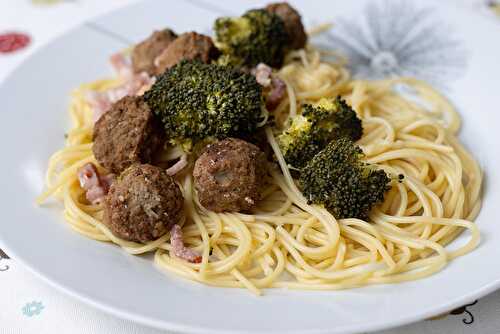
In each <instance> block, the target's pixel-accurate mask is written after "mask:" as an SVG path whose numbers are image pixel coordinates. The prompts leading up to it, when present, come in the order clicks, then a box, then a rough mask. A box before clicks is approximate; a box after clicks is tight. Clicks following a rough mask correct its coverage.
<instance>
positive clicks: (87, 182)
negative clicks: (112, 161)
mask: <svg viewBox="0 0 500 334" xmlns="http://www.w3.org/2000/svg"><path fill="white" fill-rule="evenodd" d="M114 179H115V175H114V174H108V175H104V176H101V175H99V172H98V171H97V168H96V166H95V165H94V164H93V163H90V162H89V163H87V164H85V165H83V166H82V167H81V168H80V169H79V170H78V180H79V181H80V186H81V187H82V188H83V189H84V190H85V191H86V193H85V197H86V198H87V200H88V201H89V202H90V203H92V204H98V203H101V202H102V200H103V199H104V196H106V194H107V193H108V190H109V187H110V186H111V183H113V181H114Z"/></svg>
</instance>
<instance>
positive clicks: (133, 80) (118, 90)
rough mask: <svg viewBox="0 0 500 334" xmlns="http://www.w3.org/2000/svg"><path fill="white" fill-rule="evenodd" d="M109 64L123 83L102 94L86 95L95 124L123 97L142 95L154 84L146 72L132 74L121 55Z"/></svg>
mask: <svg viewBox="0 0 500 334" xmlns="http://www.w3.org/2000/svg"><path fill="white" fill-rule="evenodd" d="M110 62H111V65H112V66H113V68H114V69H115V71H116V72H117V74H118V75H119V76H120V77H121V78H122V79H123V81H124V82H123V84H121V85H120V86H118V87H115V88H111V89H108V90H106V91H103V92H95V91H91V92H88V93H87V96H86V98H87V102H88V103H89V104H90V107H91V108H92V110H93V111H94V117H93V119H94V122H97V120H98V119H99V118H100V117H101V116H102V115H103V114H104V113H105V112H106V111H108V110H109V109H110V108H111V106H112V105H113V103H115V102H117V101H118V100H120V99H121V98H123V97H125V96H129V95H137V96H139V95H142V94H144V92H145V91H147V90H148V89H149V88H151V86H152V85H153V84H154V82H155V78H154V77H150V76H149V75H148V74H147V73H146V72H141V73H138V74H134V73H133V71H132V67H131V65H130V62H129V61H128V60H127V59H126V58H125V56H124V55H123V54H121V53H117V54H114V55H113V56H111V58H110Z"/></svg>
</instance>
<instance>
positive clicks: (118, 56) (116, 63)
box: [109, 52, 134, 78]
mask: <svg viewBox="0 0 500 334" xmlns="http://www.w3.org/2000/svg"><path fill="white" fill-rule="evenodd" d="M109 62H110V63H111V66H113V69H114V70H115V71H116V73H117V74H118V75H119V76H121V77H124V78H126V77H131V76H132V75H133V73H134V71H132V64H131V63H130V61H129V60H128V59H127V58H126V57H125V56H124V55H123V53H121V52H118V53H115V54H114V55H112V56H111V57H110V58H109Z"/></svg>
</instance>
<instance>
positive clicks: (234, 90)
mask: <svg viewBox="0 0 500 334" xmlns="http://www.w3.org/2000/svg"><path fill="white" fill-rule="evenodd" d="M144 99H145V101H146V102H147V104H148V105H149V107H150V108H151V110H152V112H153V113H154V114H156V115H157V116H158V117H159V119H161V121H162V122H163V126H164V128H165V132H166V135H167V138H169V140H170V142H171V143H173V144H184V145H185V147H186V146H188V148H189V144H192V143H196V142H198V141H200V140H202V139H205V138H208V137H213V138H225V137H239V138H245V137H246V136H249V135H250V134H252V133H253V132H254V131H255V130H256V129H257V124H258V123H259V122H260V121H262V117H261V113H262V106H263V98H262V91H261V86H260V85H259V84H258V83H257V81H255V77H254V76H252V75H250V74H246V73H243V72H241V71H239V70H236V69H234V68H232V67H229V66H221V65H216V64H203V63H201V62H199V61H187V60H184V61H181V62H180V63H179V64H177V65H175V66H173V67H172V68H170V69H169V70H167V71H165V72H164V73H163V74H162V75H160V76H159V77H158V78H157V80H156V82H155V84H154V85H153V86H152V87H151V89H150V90H148V91H147V92H146V93H145V94H144Z"/></svg>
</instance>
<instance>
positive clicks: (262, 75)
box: [252, 63, 273, 87]
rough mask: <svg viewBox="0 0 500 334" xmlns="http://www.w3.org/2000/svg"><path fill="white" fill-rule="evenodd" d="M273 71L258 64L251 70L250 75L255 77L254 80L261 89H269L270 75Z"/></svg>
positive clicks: (262, 64)
mask: <svg viewBox="0 0 500 334" xmlns="http://www.w3.org/2000/svg"><path fill="white" fill-rule="evenodd" d="M272 72H273V70H272V69H271V67H269V66H267V65H266V64H264V63H260V64H259V65H257V66H256V67H255V68H254V69H252V74H253V75H254V76H255V80H257V83H258V84H259V85H261V86H262V87H269V85H271V74H272Z"/></svg>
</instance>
